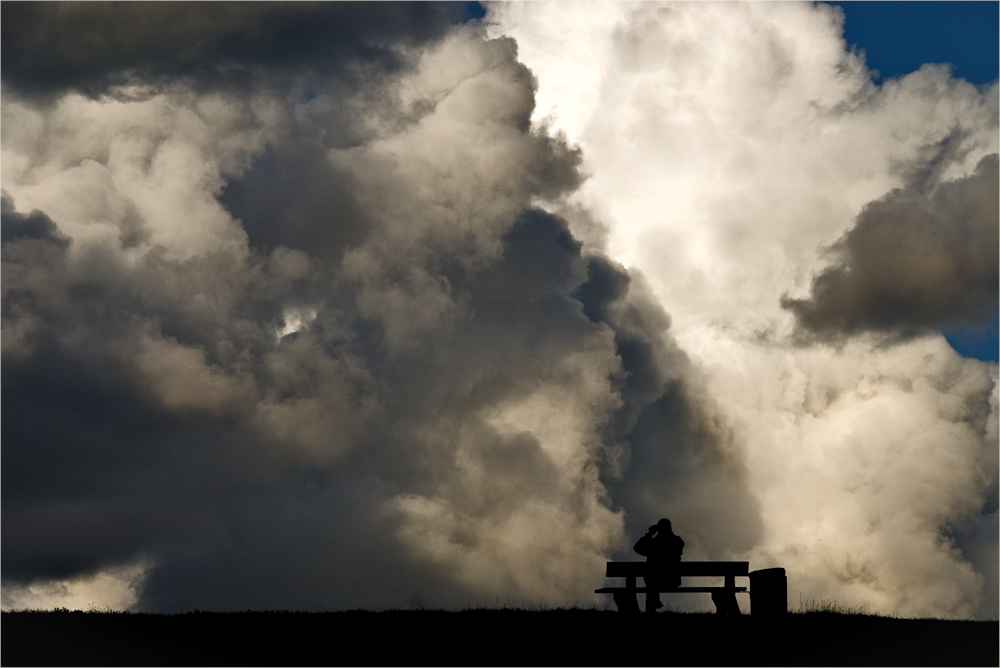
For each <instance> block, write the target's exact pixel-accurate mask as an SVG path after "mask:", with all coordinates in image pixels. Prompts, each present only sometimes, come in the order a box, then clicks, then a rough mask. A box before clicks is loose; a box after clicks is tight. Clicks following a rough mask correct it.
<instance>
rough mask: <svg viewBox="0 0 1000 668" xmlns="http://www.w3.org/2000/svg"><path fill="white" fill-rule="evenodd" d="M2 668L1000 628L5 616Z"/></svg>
mask: <svg viewBox="0 0 1000 668" xmlns="http://www.w3.org/2000/svg"><path fill="white" fill-rule="evenodd" d="M2 633H3V642H2V645H0V647H2V656H0V661H2V663H3V665H4V666H37V665H47V666H65V665H73V666H98V665H99V666H125V665H128V666H161V665H176V666H184V665H202V666H212V665H217V666H224V665H246V666H255V665H269V666H282V665H286V666H287V665H291V666H296V665H303V666H309V665H338V664H343V665H389V666H392V665H509V666H517V665H543V666H544V665H584V666H586V665H601V666H616V665H661V666H672V665H680V666H743V665H756V666H762V665H768V666H784V665H795V666H852V665H864V666H996V665H998V663H1000V655H998V649H997V638H998V623H997V622H995V621H993V622H977V621H943V620H923V619H893V618H886V617H874V616H865V615H850V614H837V613H829V612H811V613H804V614H803V613H799V614H790V615H787V616H786V617H785V618H783V619H779V620H765V619H760V618H758V619H754V618H753V617H752V616H749V615H745V616H741V617H728V618H727V617H716V616H714V615H710V614H694V613H687V614H685V613H661V614H658V615H656V616H654V617H651V618H646V617H639V618H638V619H635V620H629V619H626V618H623V617H622V616H620V615H619V614H618V613H617V612H612V611H604V610H581V609H570V610H540V611H526V610H514V609H485V610H467V611H462V612H446V611H432V610H415V611H387V612H364V611H349V612H324V613H305V612H240V613H206V612H192V613H187V614H182V615H148V614H129V613H99V612H5V613H3V615H2Z"/></svg>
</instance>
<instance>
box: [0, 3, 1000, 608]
mask: <svg viewBox="0 0 1000 668" xmlns="http://www.w3.org/2000/svg"><path fill="white" fill-rule="evenodd" d="M116 8H121V9H122V12H123V16H124V17H125V18H122V19H119V18H108V17H107V16H105V14H106V12H107V11H109V10H108V8H107V7H105V6H100V5H99V6H96V7H93V8H90V7H84V6H83V5H79V6H77V5H52V6H46V7H26V6H20V5H12V6H11V7H8V6H7V4H5V5H4V17H3V18H4V19H5V21H4V31H5V34H4V47H3V48H4V54H3V56H4V72H3V78H4V90H3V106H2V114H3V119H2V120H3V123H2V126H0V127H2V132H3V135H2V151H3V156H2V160H3V165H4V170H3V174H2V178H3V184H2V185H3V189H4V197H3V249H2V256H3V276H2V283H0V286H2V290H3V293H2V304H3V309H2V317H3V320H2V331H3V337H2V345H3V355H2V374H0V382H2V384H3V386H2V397H3V409H4V420H3V421H2V423H0V429H2V434H0V436H2V444H3V457H4V466H3V468H2V470H0V475H2V476H3V480H2V483H3V484H2V495H3V497H2V500H3V504H2V509H0V512H2V514H3V518H2V519H3V523H2V532H3V541H2V549H3V555H2V556H3V560H2V563H3V578H4V591H5V599H4V605H5V606H9V605H15V604H17V605H28V604H30V602H31V601H42V602H46V603H48V604H55V603H53V601H55V600H56V599H55V598H53V596H55V595H56V594H53V592H56V593H58V592H64V593H63V594H59V595H60V596H63V597H64V599H63V600H70V598H71V597H72V596H76V595H80V596H82V595H90V596H94V597H99V596H100V594H99V593H97V590H99V589H103V590H104V591H105V595H104V598H103V599H102V600H103V601H112V602H117V603H115V604H116V605H125V604H127V601H128V600H130V596H131V594H129V592H135V594H134V595H135V603H134V607H135V608H136V609H142V610H152V611H181V610H187V609H191V608H199V609H246V608H262V607H265V606H267V607H270V608H283V607H287V608H299V609H307V610H312V609H331V608H333V609H338V608H347V607H368V608H378V607H387V606H396V607H398V606H406V605H409V604H411V603H415V602H416V601H417V600H418V599H419V601H420V602H421V604H423V605H424V606H434V605H449V606H465V605H468V604H470V603H471V604H475V603H477V602H483V601H493V600H496V599H497V598H500V599H503V600H511V601H514V602H518V603H524V604H535V603H539V602H542V601H544V602H545V603H547V604H551V605H561V604H572V603H574V602H583V601H587V600H594V595H593V594H592V591H593V589H594V588H595V586H596V584H595V578H596V579H597V580H598V581H599V580H600V577H601V573H602V572H603V564H604V562H605V561H606V560H608V559H609V558H613V557H615V556H618V557H621V556H623V555H624V554H625V553H627V552H628V551H629V548H630V544H631V542H632V539H634V537H635V536H636V535H638V534H641V533H642V531H643V530H644V529H645V527H646V526H648V525H649V524H650V523H651V522H652V521H654V520H655V519H658V518H659V517H662V516H667V517H670V518H671V519H672V520H673V522H674V526H675V528H676V530H677V531H678V533H679V534H680V535H682V536H683V537H684V539H685V541H686V546H687V547H686V548H685V556H686V557H687V558H689V559H699V558H703V559H727V558H733V559H735V558H744V559H749V560H750V561H751V563H752V565H753V566H754V567H755V568H757V567H766V566H770V565H777V566H784V567H786V568H787V569H788V571H789V576H790V585H791V587H792V590H791V596H792V600H793V601H794V598H795V596H796V595H797V594H802V595H803V596H804V597H806V598H810V597H811V598H835V599H837V600H840V601H842V602H843V603H845V604H857V603H864V602H866V601H867V602H869V603H870V604H871V605H872V608H873V609H878V610H882V611H884V612H892V613H896V614H934V615H950V616H963V615H968V614H971V613H980V614H982V611H983V610H984V609H985V608H984V607H983V606H984V605H988V603H987V604H983V603H981V601H982V586H983V582H984V573H989V572H990V570H989V569H990V568H993V571H994V572H995V569H996V565H995V554H996V553H995V551H994V552H992V553H991V552H990V551H989V550H988V549H983V547H982V546H983V545H984V544H985V540H986V538H988V537H989V536H990V535H992V534H990V530H991V529H990V527H991V526H994V525H995V517H996V512H995V508H996V504H995V498H996V469H997V465H996V456H995V454H996V453H995V451H996V448H995V442H996V392H997V389H996V387H997V383H996V366H995V365H987V364H983V363H980V362H977V361H974V360H963V359H961V358H960V357H958V356H957V355H956V354H955V353H954V352H953V351H951V349H950V348H949V347H948V346H947V344H946V343H945V342H944V340H943V339H942V338H941V337H940V336H938V335H935V334H931V335H924V336H919V337H912V338H910V339H907V340H905V341H901V342H899V343H898V344H897V345H894V346H882V347H878V346H875V347H873V346H872V345H871V341H870V340H869V339H868V338H867V337H866V336H864V335H858V336H852V337H849V338H848V339H847V340H846V341H845V342H843V345H841V346H839V347H831V346H824V345H816V346H801V345H798V343H797V341H796V339H795V336H794V335H795V326H796V320H795V318H794V316H793V314H792V313H790V312H789V310H788V309H785V308H782V306H781V297H782V295H785V294H804V293H805V292H806V291H807V290H808V287H809V285H810V284H811V281H812V280H813V278H814V277H815V276H817V275H819V274H821V272H822V271H824V270H825V269H826V268H827V267H828V259H827V256H825V255H824V254H823V249H824V248H826V247H828V246H829V245H830V244H831V243H833V242H835V241H836V240H837V239H838V238H841V237H843V236H844V235H845V234H849V233H848V229H849V228H851V226H852V224H853V222H854V221H855V220H857V219H858V217H859V215H860V214H861V212H862V211H863V209H864V205H865V204H866V203H868V202H872V201H873V200H876V199H877V198H879V197H882V196H883V195H884V194H885V193H888V192H892V191H893V190H894V189H901V190H902V191H904V192H908V193H913V194H912V197H913V198H915V201H919V202H923V203H924V204H925V205H926V206H930V205H931V204H933V205H934V206H938V204H937V203H936V202H937V201H938V200H935V199H934V198H935V197H937V195H936V194H935V193H937V192H940V191H942V190H947V189H949V188H950V189H952V190H951V191H950V192H952V195H951V197H953V198H954V200H955V201H956V202H959V201H961V202H964V201H965V198H967V197H968V195H969V192H970V191H972V190H974V189H973V188H971V187H968V188H966V187H965V186H963V187H962V188H959V187H958V186H954V184H962V183H966V184H968V183H972V182H974V181H975V180H976V179H977V178H982V176H981V174H980V175H979V176H977V175H976V173H975V172H974V169H975V166H976V165H977V164H978V163H979V162H980V160H981V159H982V158H983V157H984V156H986V155H989V154H993V153H996V152H997V147H996V141H997V140H996V135H997V133H996V103H995V95H994V94H993V93H992V92H990V91H980V90H977V89H976V88H975V87H973V86H970V85H968V84H964V83H963V82H960V81H956V80H954V79H952V78H951V77H950V73H949V72H948V71H947V70H946V69H944V68H938V67H925V68H924V69H922V70H920V71H919V72H916V73H914V74H911V75H909V76H908V77H905V78H903V79H901V80H898V81H895V82H892V83H889V84H886V85H885V86H883V87H881V88H876V87H875V86H873V85H872V84H871V82H870V80H869V79H868V76H867V71H866V70H865V68H864V65H863V62H862V61H861V60H860V59H859V58H858V56H857V55H856V54H851V53H848V52H846V51H845V49H844V44H843V41H842V40H841V39H840V32H839V27H840V24H839V20H840V19H839V16H838V14H837V12H836V11H835V10H833V9H831V8H829V7H825V6H823V5H818V6H812V5H805V4H803V5H799V4H792V3H779V4H776V5H759V4H755V3H753V4H747V5H716V4H709V3H691V4H682V5H670V6H659V5H652V4H647V3H641V4H638V5H634V6H633V5H626V4H622V3H612V4H607V5H604V4H596V3H587V4H583V5H566V4H564V3H560V4H559V5H558V6H549V5H546V4H541V3H528V4H526V5H523V6H522V5H513V4H510V5H507V4H504V5H499V6H495V7H492V8H491V9H490V15H489V16H488V17H487V18H488V19H489V20H490V21H492V23H483V24H480V23H478V22H471V23H467V24H464V25H451V24H450V23H448V21H447V19H448V16H449V14H448V12H449V11H450V10H446V9H442V8H440V7H438V6H437V5H430V4H422V5H414V6H407V7H406V11H408V12H410V13H411V16H409V18H406V17H404V18H397V17H396V15H394V14H392V12H394V11H395V10H396V9H397V8H394V7H391V6H384V5H376V4H371V5H369V4H350V5H344V6H341V5H322V6H319V5H317V6H311V5H310V6H300V5H284V4H275V5H265V4H259V5H254V6H253V7H252V8H250V11H248V12H247V14H246V16H243V15H241V16H239V17H235V16H229V14H228V13H229V12H231V11H235V10H232V9H231V8H226V7H209V6H207V5H206V6H204V7H202V6H200V5H199V6H191V7H180V6H177V7H144V6H143V7H140V6H139V5H117V6H116ZM240 9H242V6H241V7H240ZM146 12H150V14H148V15H147V14H146ZM15 14H16V16H15ZM9 17H13V19H14V20H9ZM71 19H72V20H71ZM126 19H128V20H129V21H132V23H133V24H134V25H135V26H136V28H135V35H136V39H134V40H133V39H132V36H131V34H129V33H128V31H127V30H125V29H124V28H123V27H122V26H123V25H127V21H126ZM154 19H155V22H159V23H161V24H162V25H163V30H162V34H152V32H155V31H152V28H150V27H148V26H151V25H153V24H154V23H155V22H154ZM348 19H350V20H348ZM147 22H148V23H147ZM11 26H16V27H19V29H21V30H22V32H23V34H22V35H14V38H13V39H12V40H10V41H8V39H7V31H9V30H13V28H12V27H11ZM47 31H48V32H47ZM60 31H61V32H60ZM50 33H51V34H50ZM501 33H502V34H501ZM52 35H57V36H60V39H51V38H50V37H51V36H52ZM289 35H293V36H296V37H297V39H298V41H295V40H291V41H290V40H288V39H287V38H288V36H289ZM581 35H583V36H585V37H586V39H580V36H581ZM138 37H144V40H143V41H141V40H139V39H138ZM44 44H49V45H50V47H51V45H53V44H55V45H57V46H55V47H51V53H49V52H45V51H44V49H43V45H44ZM8 50H9V51H8ZM8 53H10V54H13V56H12V57H10V58H8ZM164 53H169V54H171V56H170V58H167V57H164V55H163V54H164ZM174 53H178V54H180V55H179V56H178V57H176V58H175V57H174V56H173V54H174ZM74 58H78V60H73V59H74ZM67 62H69V63H70V65H72V66H70V67H65V68H64V67H63V65H61V64H60V63H62V64H65V63H67ZM74 63H75V64H74ZM529 68H530V69H529ZM57 75H58V76H57ZM32 80H33V81H36V82H37V85H34V86H33V85H30V81H32ZM994 90H995V89H994ZM991 96H992V97H991ZM949 184H952V185H949ZM935 188H938V190H935ZM963 188H964V189H963ZM942 201H944V200H942ZM948 201H952V200H948ZM928 203H930V204H928ZM963 206H964V204H963ZM887 416H888V418H887ZM991 503H992V505H991ZM994 533H995V532H994ZM991 554H992V556H991ZM991 559H993V561H992V562H991V561H990V560H991ZM98 583H99V584H98ZM92 591H93V592H95V593H93V594H90V593H89V592H92ZM33 592H34V593H33ZM81 592H84V593H83V594H81ZM46 597H48V598H46ZM74 600H79V599H74ZM123 601H125V603H123ZM987 611H988V610H987Z"/></svg>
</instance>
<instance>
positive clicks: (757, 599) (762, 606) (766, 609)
mask: <svg viewBox="0 0 1000 668" xmlns="http://www.w3.org/2000/svg"><path fill="white" fill-rule="evenodd" d="M786 612H788V579H787V578H786V577H785V569H784V568H764V569H762V570H759V571H753V572H752V573H750V614H751V615H753V616H761V617H771V616H774V615H783V614H785V613H786Z"/></svg>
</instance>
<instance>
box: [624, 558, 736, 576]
mask: <svg viewBox="0 0 1000 668" xmlns="http://www.w3.org/2000/svg"><path fill="white" fill-rule="evenodd" d="M655 565H656V564H653V566H655ZM649 568H650V563H649V562H648V561H609V562H608V568H607V574H606V576H607V577H609V578H624V577H642V576H643V574H645V573H646V572H648V570H649ZM671 570H674V571H675V572H676V573H677V574H678V575H686V576H688V577H699V576H705V577H708V576H746V575H749V573H750V562H749V561H678V562H676V563H674V564H672V565H671Z"/></svg>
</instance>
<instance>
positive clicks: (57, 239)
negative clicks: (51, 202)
mask: <svg viewBox="0 0 1000 668" xmlns="http://www.w3.org/2000/svg"><path fill="white" fill-rule="evenodd" d="M0 201H2V204H0V206H2V207H3V211H2V213H0V216H2V217H0V240H2V242H4V243H6V242H7V241H13V240H14V239H45V240H47V241H50V242H52V243H54V244H56V245H57V246H64V245H66V244H68V243H69V239H67V238H66V237H65V236H63V235H62V234H60V233H59V228H58V227H56V224H55V223H53V222H52V219H51V218H49V217H48V216H46V215H45V214H44V213H42V212H41V211H32V212H31V213H28V214H23V213H18V212H17V211H16V210H15V209H14V200H13V198H11V196H10V195H9V194H8V193H7V191H3V195H2V200H0Z"/></svg>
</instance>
